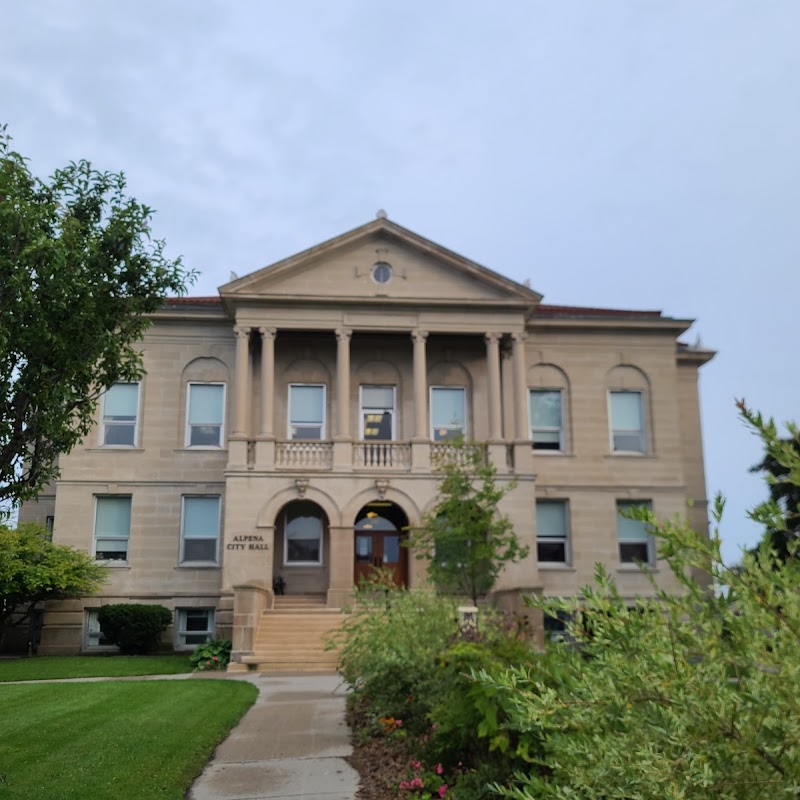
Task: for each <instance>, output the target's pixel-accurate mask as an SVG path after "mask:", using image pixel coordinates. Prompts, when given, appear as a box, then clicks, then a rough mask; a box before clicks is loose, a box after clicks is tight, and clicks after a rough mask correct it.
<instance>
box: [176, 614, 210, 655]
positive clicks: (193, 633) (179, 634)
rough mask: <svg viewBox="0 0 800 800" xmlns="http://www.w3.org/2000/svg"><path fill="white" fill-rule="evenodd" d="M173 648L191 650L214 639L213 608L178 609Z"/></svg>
mask: <svg viewBox="0 0 800 800" xmlns="http://www.w3.org/2000/svg"><path fill="white" fill-rule="evenodd" d="M177 612H178V622H177V625H176V627H175V646H176V647H178V648H191V647H195V646H196V645H198V644H204V643H205V642H207V641H208V640H209V639H212V638H213V637H214V609H213V608H179V609H177Z"/></svg>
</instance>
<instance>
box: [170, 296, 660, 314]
mask: <svg viewBox="0 0 800 800" xmlns="http://www.w3.org/2000/svg"><path fill="white" fill-rule="evenodd" d="M164 302H165V304H166V305H168V306H221V305H222V299H221V298H220V297H219V296H216V297H214V296H212V297H167V298H166V299H165V301H164ZM535 313H536V314H537V315H541V316H551V317H648V318H659V317H661V312H660V311H636V310H632V309H623V308H591V307H588V306H551V305H545V304H544V303H540V304H539V305H537V306H536V310H535Z"/></svg>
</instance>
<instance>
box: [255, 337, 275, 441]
mask: <svg viewBox="0 0 800 800" xmlns="http://www.w3.org/2000/svg"><path fill="white" fill-rule="evenodd" d="M258 332H259V333H260V334H261V434H260V435H261V438H262V439H274V438H275V432H274V418H275V334H276V330H275V328H259V329H258Z"/></svg>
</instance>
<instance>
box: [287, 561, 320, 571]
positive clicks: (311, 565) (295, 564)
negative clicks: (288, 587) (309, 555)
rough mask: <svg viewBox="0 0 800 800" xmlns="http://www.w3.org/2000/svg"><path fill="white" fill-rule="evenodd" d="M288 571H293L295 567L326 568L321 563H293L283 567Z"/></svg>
mask: <svg viewBox="0 0 800 800" xmlns="http://www.w3.org/2000/svg"><path fill="white" fill-rule="evenodd" d="M283 566H284V567H286V568H287V569H292V568H293V567H306V568H308V567H317V568H319V567H322V566H324V565H323V563H322V562H321V561H292V562H291V563H289V564H286V563H284V565H283Z"/></svg>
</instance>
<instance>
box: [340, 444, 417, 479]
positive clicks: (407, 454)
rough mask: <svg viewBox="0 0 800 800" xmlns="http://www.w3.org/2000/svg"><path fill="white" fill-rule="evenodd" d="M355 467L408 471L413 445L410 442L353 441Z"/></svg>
mask: <svg viewBox="0 0 800 800" xmlns="http://www.w3.org/2000/svg"><path fill="white" fill-rule="evenodd" d="M353 468H354V469H370V470H398V471H401V472H407V471H408V470H410V469H411V445H410V444H409V443H408V442H375V441H371V442H353Z"/></svg>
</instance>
